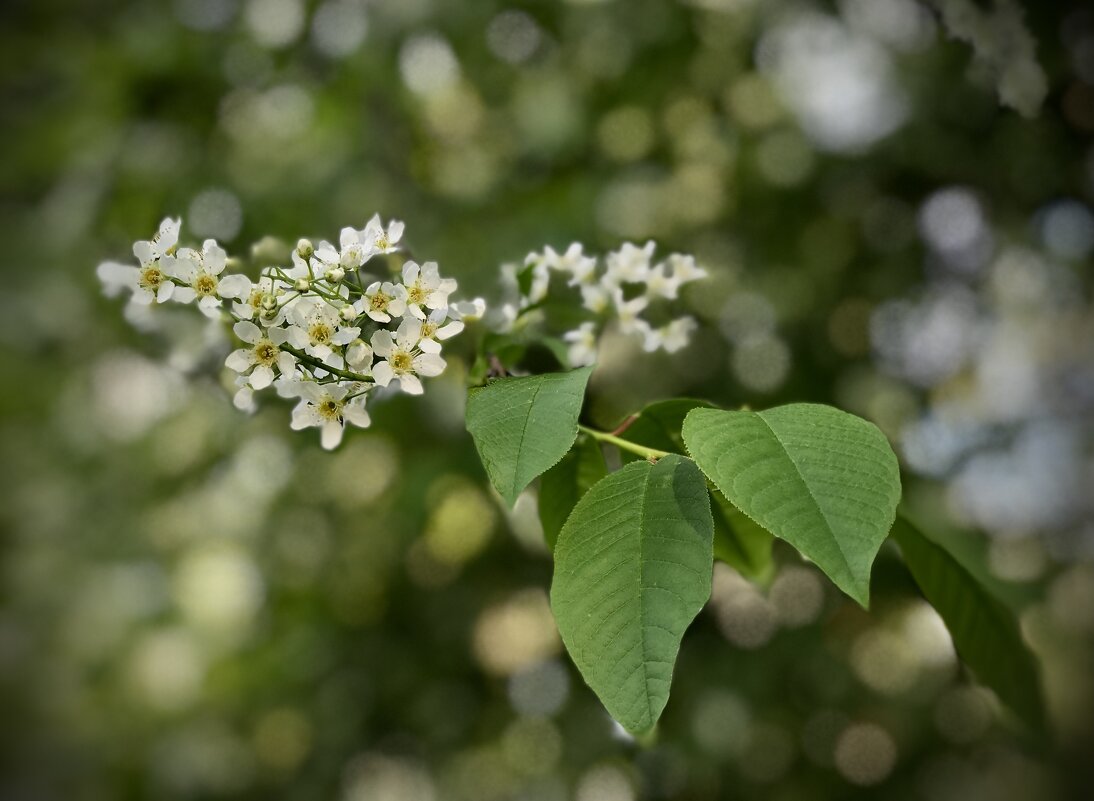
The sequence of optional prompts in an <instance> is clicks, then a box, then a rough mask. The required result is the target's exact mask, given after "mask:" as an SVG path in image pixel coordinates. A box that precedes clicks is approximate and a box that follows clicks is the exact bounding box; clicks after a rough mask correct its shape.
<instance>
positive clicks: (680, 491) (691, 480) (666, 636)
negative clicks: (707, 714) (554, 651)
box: [551, 455, 713, 732]
mask: <svg viewBox="0 0 1094 801" xmlns="http://www.w3.org/2000/svg"><path fill="white" fill-rule="evenodd" d="M712 538H713V522H712V520H711V514H710V505H709V502H708V500H707V489H706V482H705V481H704V480H703V476H702V474H701V473H700V472H699V470H698V469H697V468H696V467H695V464H694V463H693V462H692V461H691V460H689V459H686V458H684V457H682V456H676V455H672V456H666V457H665V458H663V459H661V460H659V461H658V462H657V463H656V464H651V463H650V462H647V461H641V462H633V463H631V464H629V465H627V466H625V467H624V468H622V469H621V470H619V471H617V472H615V473H613V474H611V475H609V476H608V477H606V478H604V479H602V480H601V481H600V482H599V483H597V484H596V485H595V486H594V487H593V488H592V489H591V490H589V492H588V493H586V494H585V496H584V497H583V498H582V499H581V500H580V501H578V503H577V506H575V507H574V511H573V513H572V514H571V515H570V518H569V520H567V521H566V525H565V526H564V527H563V529H562V533H561V534H560V535H559V538H558V544H557V547H556V549H555V573H554V582H553V583H552V586H551V606H552V608H553V609H554V613H555V618H556V620H557V622H558V628H559V631H560V633H561V634H562V639H563V641H564V642H565V643H566V648H567V650H568V651H569V652H570V656H571V657H572V658H573V660H574V662H575V664H576V665H577V667H578V669H579V670H580V671H581V675H582V676H583V677H584V678H585V681H586V682H587V683H588V684H589V686H590V687H591V688H592V689H593V691H594V692H595V693H596V694H597V695H598V696H599V697H600V699H601V701H603V703H604V706H605V707H606V708H607V710H608V712H609V713H611V715H612V717H614V718H615V719H616V720H617V721H618V722H619V723H620V724H621V725H623V726H624V727H625V728H626V729H627V730H629V731H632V732H643V731H646V730H648V729H650V728H651V727H652V726H653V725H654V724H655V723H656V722H657V719H658V717H659V716H660V714H661V711H662V709H664V707H665V703H666V701H667V700H668V695H669V686H670V683H671V679H672V671H673V666H674V664H675V661H676V654H677V652H678V651H679V648H680V640H681V638H682V637H683V634H684V631H685V629H687V627H688V625H690V623H691V621H692V620H693V619H694V618H695V616H696V615H697V614H698V613H699V610H700V609H702V607H703V605H704V604H705V603H706V602H707V600H708V598H709V597H710V588H711V567H712V561H713V557H712V550H711V549H712V544H711V543H712Z"/></svg>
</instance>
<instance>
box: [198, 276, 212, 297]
mask: <svg viewBox="0 0 1094 801" xmlns="http://www.w3.org/2000/svg"><path fill="white" fill-rule="evenodd" d="M194 291H195V292H197V293H198V294H199V295H200V296H201V297H203V298H206V297H209V296H210V295H214V294H216V291H217V279H216V277H215V276H212V275H209V273H201V274H200V275H199V276H198V277H197V279H196V280H195V281H194Z"/></svg>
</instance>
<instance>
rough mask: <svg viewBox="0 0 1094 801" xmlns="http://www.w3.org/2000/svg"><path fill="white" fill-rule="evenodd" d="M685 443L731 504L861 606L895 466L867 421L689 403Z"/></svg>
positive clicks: (796, 409)
mask: <svg viewBox="0 0 1094 801" xmlns="http://www.w3.org/2000/svg"><path fill="white" fill-rule="evenodd" d="M683 437H684V442H685V443H686V445H687V448H688V452H689V453H690V454H691V456H692V458H694V459H695V462H696V463H697V464H698V465H699V467H700V469H702V471H703V472H704V473H706V475H707V476H708V477H709V478H710V480H711V481H713V482H714V484H715V485H716V486H717V487H718V489H719V490H720V491H721V493H722V494H723V495H724V496H725V497H726V499H727V500H729V501H730V503H732V504H733V505H734V506H736V507H737V508H738V509H740V510H741V511H742V512H744V513H745V514H746V515H748V516H749V517H750V518H752V519H753V520H755V521H756V522H757V523H759V524H760V525H761V526H763V527H764V528H765V529H767V530H768V531H770V532H771V533H772V534H774V535H775V536H777V537H779V538H781V539H784V540H786V541H787V542H789V543H790V544H791V545H793V546H794V547H795V548H797V549H798V550H799V551H800V552H801V553H802V554H803V555H804V556H806V557H807V558H809V559H811V560H813V561H814V562H815V563H816V564H817V565H818V566H819V567H820V568H821V569H822V570H823V571H824V572H825V573H827V574H828V577H829V578H831V579H832V581H833V582H835V584H836V585H837V586H838V587H839V588H840V589H841V590H843V591H844V592H846V593H847V594H848V595H850V596H851V597H852V598H854V599H855V600H856V601H858V602H859V603H860V604H861V605H862V606H864V607H865V606H868V604H869V595H870V568H871V566H872V564H873V561H874V557H875V556H876V555H877V552H878V549H879V548H880V547H881V543H882V542H883V541H884V540H885V537H886V535H887V534H888V532H889V527H890V526H891V525H892V523H893V518H894V516H895V515H896V505H897V502H898V501H899V500H900V470H899V467H898V465H897V461H896V456H895V455H894V454H893V451H892V448H891V447H890V446H889V442H888V440H886V438H885V436H884V435H883V434H882V433H881V432H880V431H879V430H878V429H877V428H876V427H875V426H874V425H872V424H871V423H868V422H867V421H865V420H862V419H861V418H858V417H855V416H854V415H851V414H847V413H846V412H841V411H839V410H838V409H834V408H832V407H829V406H821V405H816V404H792V405H790V406H780V407H778V408H775V409H770V410H768V411H765V412H751V411H736V412H729V411H720V410H715V409H694V410H693V411H691V412H690V413H689V414H688V416H687V418H686V419H685V421H684V427H683Z"/></svg>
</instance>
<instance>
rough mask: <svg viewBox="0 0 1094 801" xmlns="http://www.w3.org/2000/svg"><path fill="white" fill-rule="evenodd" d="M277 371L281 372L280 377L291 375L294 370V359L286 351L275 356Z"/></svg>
mask: <svg viewBox="0 0 1094 801" xmlns="http://www.w3.org/2000/svg"><path fill="white" fill-rule="evenodd" d="M277 369H278V370H280V371H281V375H292V373H293V371H294V370H295V369H296V357H295V356H293V355H292V354H291V353H289V352H288V351H284V350H283V351H281V353H279V354H277Z"/></svg>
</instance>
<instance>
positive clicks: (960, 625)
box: [893, 516, 1045, 729]
mask: <svg viewBox="0 0 1094 801" xmlns="http://www.w3.org/2000/svg"><path fill="white" fill-rule="evenodd" d="M893 539H895V540H896V542H897V544H898V545H899V546H900V550H901V553H903V554H904V561H905V563H906V564H907V565H908V570H909V571H911V574H912V578H914V579H915V581H916V584H918V585H919V589H920V590H921V591H922V593H923V596H924V597H925V598H926V599H927V601H928V602H929V603H930V604H931V606H933V607H934V608H935V609H936V610H937V611H938V614H939V615H940V616H941V617H942V620H943V621H944V622H945V623H946V628H947V629H949V631H950V636H951V637H952V638H953V644H954V648H955V649H956V650H957V653H958V655H959V656H960V657H961V659H962V660H963V661H964V662H965V664H967V665H968V666H969V667H970V668H971V669H972V671H973V673H975V674H976V677H977V679H979V680H980V681H981V682H983V683H984V684H985V685H987V686H988V687H990V688H991V689H992V690H994V691H995V694H996V695H998V696H999V699H1000V700H1001V701H1002V702H1003V703H1005V704H1006V705H1007V706H1009V707H1010V708H1011V709H1013V710H1014V711H1015V712H1016V713H1017V714H1018V715H1019V717H1021V718H1022V719H1023V720H1024V721H1026V723H1027V724H1029V725H1030V726H1032V727H1033V728H1035V729H1039V728H1041V727H1042V726H1043V725H1044V719H1045V709H1044V700H1043V698H1042V695H1041V682H1040V678H1039V671H1038V669H1037V661H1036V659H1035V658H1034V656H1033V654H1032V653H1031V652H1030V650H1029V648H1028V647H1027V646H1026V643H1025V641H1024V640H1023V639H1022V633H1021V630H1020V629H1019V628H1018V621H1017V620H1016V619H1015V617H1014V615H1013V614H1012V613H1011V611H1010V610H1009V609H1008V608H1007V607H1006V606H1004V605H1003V604H1002V603H1001V602H1000V601H999V600H998V599H997V598H995V597H994V596H993V595H992V594H991V593H990V592H989V591H988V589H987V588H986V587H984V585H983V584H981V583H980V582H979V581H977V580H976V578H974V577H973V575H972V573H971V572H970V571H969V570H968V569H966V568H965V567H964V566H963V565H962V564H961V563H960V562H958V561H957V559H955V558H954V557H953V556H952V555H951V554H950V552H949V551H947V550H946V549H945V548H943V547H942V546H941V545H940V544H939V543H937V542H934V541H933V540H931V539H929V538H928V537H927V536H926V535H925V534H923V532H921V531H920V530H919V529H918V528H916V526H914V525H913V524H912V523H911V522H910V521H909V520H907V519H906V518H905V517H903V516H900V517H898V518H897V521H896V523H895V524H894V526H893Z"/></svg>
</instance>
